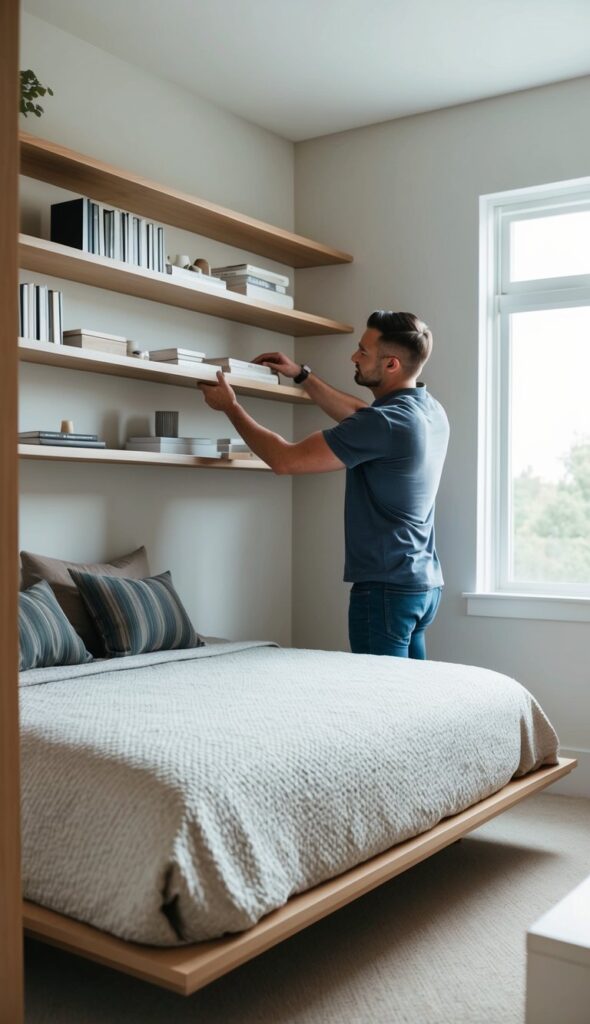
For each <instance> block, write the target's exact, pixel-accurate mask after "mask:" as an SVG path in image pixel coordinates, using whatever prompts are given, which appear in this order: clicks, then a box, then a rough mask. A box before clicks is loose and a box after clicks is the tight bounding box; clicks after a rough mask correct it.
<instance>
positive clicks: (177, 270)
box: [166, 263, 226, 291]
mask: <svg viewBox="0 0 590 1024" xmlns="http://www.w3.org/2000/svg"><path fill="white" fill-rule="evenodd" d="M166 273H167V274H170V276H171V277H175V278H178V279H179V280H181V281H182V282H183V283H186V284H188V285H198V284H199V283H200V284H207V285H211V287H215V288H218V289H219V290H220V291H225V288H226V284H225V281H224V280H222V278H221V277H212V276H211V274H197V272H196V271H195V270H188V269H187V268H186V267H175V266H174V265H173V264H172V263H167V264H166Z"/></svg>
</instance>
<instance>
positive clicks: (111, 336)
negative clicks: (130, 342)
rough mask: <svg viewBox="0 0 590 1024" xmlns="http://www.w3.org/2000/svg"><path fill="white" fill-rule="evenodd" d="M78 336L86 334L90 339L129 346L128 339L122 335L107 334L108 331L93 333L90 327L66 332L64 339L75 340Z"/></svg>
mask: <svg viewBox="0 0 590 1024" xmlns="http://www.w3.org/2000/svg"><path fill="white" fill-rule="evenodd" d="M77 334H84V335H86V337H88V338H102V339H103V341H119V342H122V343H124V344H127V338H124V337H123V335H122V334H107V333H106V331H91V330H89V328H88V327H73V328H71V330H69V331H64V332H63V335H64V338H73V337H75V336H76V335H77Z"/></svg>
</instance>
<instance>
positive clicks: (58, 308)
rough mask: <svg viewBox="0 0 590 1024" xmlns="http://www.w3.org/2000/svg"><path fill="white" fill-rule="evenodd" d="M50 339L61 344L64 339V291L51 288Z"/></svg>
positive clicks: (49, 300)
mask: <svg viewBox="0 0 590 1024" xmlns="http://www.w3.org/2000/svg"><path fill="white" fill-rule="evenodd" d="M48 305H49V341H52V342H53V343H54V344H55V345H61V344H62V340H63V293H62V292H59V291H56V290H55V289H54V288H50V289H49V298H48Z"/></svg>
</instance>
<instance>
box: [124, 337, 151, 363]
mask: <svg viewBox="0 0 590 1024" xmlns="http://www.w3.org/2000/svg"><path fill="white" fill-rule="evenodd" d="M127 355H128V356H132V357H133V358H134V359H149V357H150V353H149V349H147V348H140V347H139V342H138V341H128V342H127Z"/></svg>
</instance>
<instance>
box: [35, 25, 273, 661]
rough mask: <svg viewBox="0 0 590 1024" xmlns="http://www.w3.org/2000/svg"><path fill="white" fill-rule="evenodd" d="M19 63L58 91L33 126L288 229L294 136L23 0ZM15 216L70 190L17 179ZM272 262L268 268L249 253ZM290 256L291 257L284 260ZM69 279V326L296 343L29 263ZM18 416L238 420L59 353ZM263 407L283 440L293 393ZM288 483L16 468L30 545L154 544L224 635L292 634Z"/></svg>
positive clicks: (226, 343)
mask: <svg viewBox="0 0 590 1024" xmlns="http://www.w3.org/2000/svg"><path fill="white" fill-rule="evenodd" d="M21 67H23V68H28V67H31V68H33V70H34V71H35V72H36V73H37V75H38V76H39V78H40V79H41V81H42V82H44V83H45V84H49V85H50V86H51V87H52V88H53V90H54V96H53V98H51V97H46V98H45V100H44V101H42V104H43V106H44V107H45V114H44V116H43V118H42V119H40V120H37V119H36V118H34V117H28V118H27V119H26V120H24V119H23V118H21V126H22V128H23V129H24V130H26V131H30V132H33V133H35V134H38V135H41V136H43V137H45V138H48V139H51V140H52V141H55V142H59V143H62V144H64V145H67V146H70V147H72V148H73V149H77V150H79V151H81V152H83V153H87V154H89V155H91V156H95V157H97V158H99V159H103V160H105V161H107V162H111V163H113V164H116V165H118V166H120V167H123V168H126V169H128V170H130V171H134V172H136V173H139V174H142V175H144V176H145V177H148V178H152V179H155V180H156V181H161V182H163V183H164V184H168V185H170V186H175V187H177V188H181V189H184V190H186V191H187V192H190V193H192V194H193V195H197V196H202V197H203V198H206V199H208V200H210V201H213V202H217V203H220V204H222V205H224V206H228V207H230V208H232V209H235V210H239V211H241V212H244V213H246V214H249V215H251V216H254V217H258V218H260V219H262V220H266V221H269V222H271V223H273V224H276V225H279V226H281V227H285V228H287V229H289V228H292V227H293V146H292V144H291V143H289V142H286V141H285V140H283V139H279V138H278V137H276V136H274V135H272V134H271V133H269V132H267V131H264V130H262V129H260V128H258V127H256V126H254V125H252V124H249V123H247V122H246V121H243V120H241V119H240V118H237V117H234V116H233V115H231V114H228V113H226V112H224V111H222V110H220V109H218V108H216V107H215V106H213V105H212V104H209V103H207V102H204V101H201V100H200V99H198V98H196V97H195V96H192V95H189V94H188V93H185V92H183V91H182V90H180V89H179V88H177V87H176V86H173V85H171V84H170V83H168V82H165V81H162V80H159V79H157V78H156V77H154V76H151V75H149V74H147V73H145V72H144V71H142V70H140V69H138V68H136V67H132V66H131V65H128V64H126V63H124V62H123V61H120V60H118V59H117V58H115V57H112V56H111V55H109V54H107V53H105V52H103V51H101V50H99V49H97V48H95V47H93V46H90V45H88V44H87V43H85V42H82V41H81V40H79V39H77V38H74V37H73V36H71V35H68V34H66V33H64V32H62V31H60V30H59V29H56V28H54V27H53V26H51V25H48V24H46V23H44V22H43V21H41V20H39V19H38V18H36V17H33V16H31V15H29V14H27V13H23V17H22V54H21ZM21 184H22V204H21V205H22V211H23V214H22V226H23V230H25V231H27V232H29V233H31V234H38V235H41V236H43V235H44V236H45V237H47V223H48V221H47V211H48V209H49V204H50V202H54V201H56V200H57V199H61V198H71V195H70V194H68V193H65V192H63V191H61V190H59V189H55V188H53V187H51V186H49V185H46V184H43V183H40V182H33V181H31V180H30V179H26V178H23V179H21ZM166 239H167V249H168V251H169V252H173V253H174V252H187V253H189V254H190V255H193V256H195V257H196V256H206V257H208V258H209V259H210V260H212V262H213V265H215V263H216V262H217V261H220V262H237V261H238V260H240V259H243V258H244V256H245V255H246V254H243V253H241V252H240V251H238V250H236V249H232V248H229V247H227V246H223V245H221V244H219V243H216V242H212V241H210V240H208V239H202V238H198V237H197V236H194V235H189V234H188V233H185V232H182V231H178V230H176V229H173V228H167V229H166ZM256 262H260V263H261V264H262V265H267V266H271V267H272V266H276V265H273V264H272V263H269V262H268V261H266V260H263V259H262V258H261V257H257V258H256ZM281 269H282V268H281ZM22 280H28V281H43V280H48V283H49V284H50V286H52V287H57V288H62V290H63V292H64V306H65V326H66V328H73V327H80V326H84V327H87V328H90V329H102V330H106V331H108V332H111V333H114V334H121V335H125V336H126V337H130V338H134V339H136V340H141V341H142V343H144V347H146V348H157V347H165V346H173V345H178V346H186V347H192V348H195V349H201V348H202V349H205V350H206V351H207V353H208V354H210V355H226V354H230V355H234V356H238V357H242V358H252V357H253V356H254V355H256V354H257V352H260V351H264V350H267V349H269V348H271V349H272V348H276V347H279V345H280V346H281V347H283V348H286V350H287V351H289V352H291V351H292V344H293V342H292V339H290V338H285V337H284V336H283V335H277V334H274V333H271V332H268V331H258V330H255V329H253V328H248V327H245V326H241V325H238V324H232V323H229V322H225V321H223V320H218V319H215V318H213V317H206V316H202V315H198V314H194V313H190V312H187V311H185V310H180V309H174V308H172V307H168V306H164V305H160V304H158V303H155V302H148V301H144V300H141V299H135V298H128V297H126V296H124V295H119V294H116V293H112V292H108V291H101V290H98V289H92V288H88V287H85V286H82V285H77V284H72V283H70V282H67V281H63V282H60V281H57V280H51V279H46V278H43V277H42V276H40V275H35V274H32V273H30V272H28V271H25V272H23V273H22ZM21 370H22V372H21V399H20V429H21V430H35V429H40V428H44V429H59V423H60V420H61V419H64V418H65V419H73V420H74V424H75V428H76V429H77V430H83V431H94V432H98V433H99V434H101V435H102V436H104V437H105V438H106V440H107V443H108V444H113V445H122V444H123V442H124V440H125V438H126V436H127V435H128V433H144V432H146V433H147V432H148V431H149V430H151V431H152V432H153V426H154V424H153V412H154V410H156V409H178V410H180V414H181V419H180V426H181V433H182V434H187V435H188V434H194V435H206V436H213V437H218V436H228V434H233V433H234V430H233V428H232V427H231V425H230V424H229V421H228V420H227V419H226V418H225V417H224V416H221V415H220V414H219V413H214V412H212V411H211V410H209V409H208V408H207V407H206V406H205V403H204V400H203V398H202V396H201V394H200V393H199V392H196V391H195V392H193V391H190V390H188V389H185V388H174V387H167V386H164V385H157V384H149V383H144V382H141V381H127V380H124V379H119V378H116V377H106V376H99V375H93V374H88V373H79V372H72V371H66V370H57V369H55V368H50V367H41V366H31V365H28V364H23V365H22V367H21ZM245 405H246V406H247V408H248V409H249V410H250V411H251V412H252V414H253V415H254V416H256V417H257V418H259V419H260V420H261V421H262V422H263V423H265V424H266V425H268V426H270V427H271V428H273V429H276V430H278V431H280V432H281V433H282V434H283V435H286V436H291V430H292V407H291V406H289V405H284V404H279V403H273V402H269V401H261V400H252V399H249V400H246V401H245ZM290 536H291V482H290V480H289V479H288V478H276V477H274V476H273V475H272V474H270V473H255V472H254V473H252V472H237V473H234V472H224V471H214V470H195V471H191V470H187V469H171V468H159V467H117V466H100V467H98V466H97V467H92V466H88V465H83V464H72V465H63V464H59V463H56V464H53V465H42V464H37V463H32V462H23V463H22V464H21V526H20V544H21V548H23V549H28V550H32V551H36V552H41V553H45V554H49V555H55V556H56V557H67V558H72V559H80V560H92V559H104V558H108V557H109V556H114V555H119V554H122V553H124V552H126V551H128V550H130V549H131V548H133V547H134V546H136V545H138V544H141V543H145V544H146V546H147V548H148V553H149V556H150V560H151V565H152V570H153V571H154V572H161V571H163V570H165V569H171V570H172V574H173V579H174V580H175V582H176V585H177V587H178V590H179V592H180V594H181V597H182V598H183V600H184V601H185V603H186V606H187V608H188V610H189V612H190V614H191V615H192V617H193V620H194V622H195V625H196V626H197V628H198V629H199V630H201V631H202V632H204V633H214V634H218V635H224V636H229V637H232V638H242V637H265V638H266V637H268V638H271V639H274V640H277V641H278V642H280V643H289V641H290V635H291V550H290Z"/></svg>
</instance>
